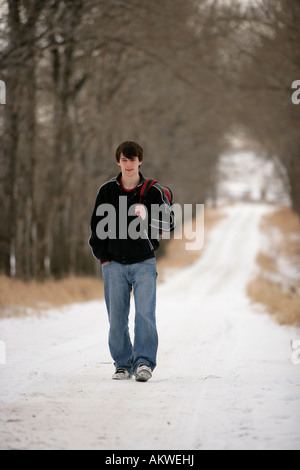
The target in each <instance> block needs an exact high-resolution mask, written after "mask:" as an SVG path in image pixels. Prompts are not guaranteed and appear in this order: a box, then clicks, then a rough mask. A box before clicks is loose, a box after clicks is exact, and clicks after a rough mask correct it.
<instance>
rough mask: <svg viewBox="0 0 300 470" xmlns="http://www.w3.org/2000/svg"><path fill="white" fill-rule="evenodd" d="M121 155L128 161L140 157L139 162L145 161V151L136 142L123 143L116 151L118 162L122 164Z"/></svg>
mask: <svg viewBox="0 0 300 470" xmlns="http://www.w3.org/2000/svg"><path fill="white" fill-rule="evenodd" d="M121 153H122V154H123V155H124V157H125V158H128V160H133V159H134V158H135V157H138V159H139V161H140V162H142V161H143V156H144V150H143V149H142V147H141V146H140V145H139V144H137V143H136V142H131V141H126V142H123V143H122V144H121V145H119V147H118V148H117V150H116V160H117V162H118V163H120V158H121Z"/></svg>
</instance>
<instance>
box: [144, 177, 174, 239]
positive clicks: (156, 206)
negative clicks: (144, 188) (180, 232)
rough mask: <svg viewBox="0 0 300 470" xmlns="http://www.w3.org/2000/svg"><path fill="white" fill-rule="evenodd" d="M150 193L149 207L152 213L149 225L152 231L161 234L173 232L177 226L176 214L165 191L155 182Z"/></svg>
mask: <svg viewBox="0 0 300 470" xmlns="http://www.w3.org/2000/svg"><path fill="white" fill-rule="evenodd" d="M148 194H149V201H148V204H147V206H148V207H147V209H148V214H149V215H150V216H149V225H150V228H151V231H152V233H157V235H161V234H163V233H166V232H173V230H174V229H175V226H176V221H175V215H174V212H173V211H172V207H171V205H170V202H169V200H168V198H167V196H166V194H165V192H164V191H163V189H162V188H161V186H160V185H159V184H158V183H155V184H154V185H153V186H152V187H151V188H150V190H149V193H148ZM149 203H150V204H149Z"/></svg>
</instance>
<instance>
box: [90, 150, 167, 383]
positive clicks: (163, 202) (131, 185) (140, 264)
mask: <svg viewBox="0 0 300 470" xmlns="http://www.w3.org/2000/svg"><path fill="white" fill-rule="evenodd" d="M116 160H117V164H118V166H119V167H120V168H121V172H120V173H119V175H118V176H117V177H115V178H112V179H111V180H110V181H108V182H107V183H105V184H103V185H102V186H101V187H100V189H99V192H98V195H97V198H96V203H95V207H94V211H93V214H92V218H91V236H90V239H89V244H90V247H91V249H92V252H93V254H94V256H95V257H96V258H97V259H99V260H100V262H101V265H102V275H103V280H104V295H105V302H106V307H107V311H108V318H109V324H110V329H109V349H110V353H111V356H112V358H113V360H114V365H115V369H116V370H115V373H114V375H113V379H114V380H126V379H130V378H131V377H132V375H135V378H136V380H137V381H139V382H146V381H147V380H149V379H150V378H151V377H152V371H153V370H154V369H155V367H156V356H157V348H158V334H157V328H156V278H157V272H156V259H155V254H154V252H155V250H157V249H158V248H159V241H158V239H159V235H160V234H161V233H162V232H167V231H172V230H174V226H175V223H174V214H173V212H172V210H171V207H170V203H169V200H168V198H167V197H166V195H165V193H164V191H163V190H162V188H161V186H160V185H159V184H158V183H155V184H153V185H152V186H151V187H150V188H149V190H148V192H147V197H146V201H144V204H141V194H140V193H141V189H142V187H144V186H143V185H144V183H145V181H146V178H144V176H143V175H142V174H141V172H140V171H139V169H140V166H141V164H142V161H143V149H142V147H141V146H140V145H139V144H137V143H136V142H124V143H122V144H121V145H120V146H119V147H118V148H117V150H116ZM158 207H159V208H160V212H159V214H158V212H157V208H158ZM154 208H155V210H154ZM124 225H125V226H124ZM132 227H134V228H135V229H136V230H132ZM104 229H105V230H106V231H105V230H104ZM132 289H133V294H134V302H135V327H134V344H133V345H132V342H131V339H130V334H129V327H128V318H129V310H130V294H131V291H132Z"/></svg>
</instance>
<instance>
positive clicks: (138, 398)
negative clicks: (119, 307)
mask: <svg viewBox="0 0 300 470" xmlns="http://www.w3.org/2000/svg"><path fill="white" fill-rule="evenodd" d="M267 210H269V209H268V208H267V207H266V206H260V205H255V204H249V205H246V204H238V205H235V206H232V207H230V208H228V209H227V217H226V218H224V219H223V220H222V221H221V222H220V223H219V224H218V225H217V226H216V228H215V229H214V230H213V232H212V233H211V235H210V238H209V242H208V243H207V244H206V246H205V249H204V253H203V254H202V256H201V257H200V258H199V260H198V261H197V262H196V263H194V264H193V265H191V266H190V267H188V268H185V269H184V270H182V271H181V272H178V273H176V274H173V275H172V276H170V278H169V280H168V281H167V282H165V283H163V284H160V285H159V289H158V309H157V316H158V326H159V335H160V348H159V357H158V367H157V369H156V371H155V373H154V376H153V379H152V380H151V381H149V382H148V383H146V384H143V383H137V382H135V381H134V380H131V381H126V382H116V381H112V380H111V374H112V372H113V366H112V361H111V358H110V356H109V353H108V347H107V331H108V322H107V315H106V310H105V306H104V303H103V302H89V303H86V304H81V305H73V306H71V307H68V308H65V309H63V310H61V311H52V312H49V313H48V314H47V316H43V317H41V318H26V319H14V320H2V321H1V322H0V340H1V341H4V342H5V344H6V356H7V363H6V365H0V374H1V377H0V388H1V399H0V404H1V411H0V447H1V448H2V449H11V448H14V449H106V450H109V449H116V450H117V449H128V450H131V449H153V450H155V449H160V450H162V449H164V450H172V449H182V450H183V449H184V450H186V449H188V450H195V449H300V364H298V365H295V364H293V363H292V361H291V354H292V350H291V341H293V340H298V339H300V330H299V329H297V328H294V327H282V326H279V325H277V324H276V323H275V322H274V321H273V320H272V318H271V317H269V315H267V314H264V313H262V312H261V311H260V309H259V308H258V307H255V306H253V305H251V304H250V301H249V299H248V298H247V295H246V286H247V283H248V281H249V280H250V279H251V276H252V275H253V274H254V273H255V269H256V267H255V257H256V254H257V253H258V250H259V246H260V243H261V237H260V234H259V222H260V219H261V217H262V215H263V214H264V213H266V211H267Z"/></svg>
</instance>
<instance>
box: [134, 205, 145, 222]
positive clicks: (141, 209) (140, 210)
mask: <svg viewBox="0 0 300 470" xmlns="http://www.w3.org/2000/svg"><path fill="white" fill-rule="evenodd" d="M135 215H136V216H137V217H141V219H142V220H145V219H146V217H147V209H146V207H145V206H143V205H142V204H139V205H137V206H135Z"/></svg>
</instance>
